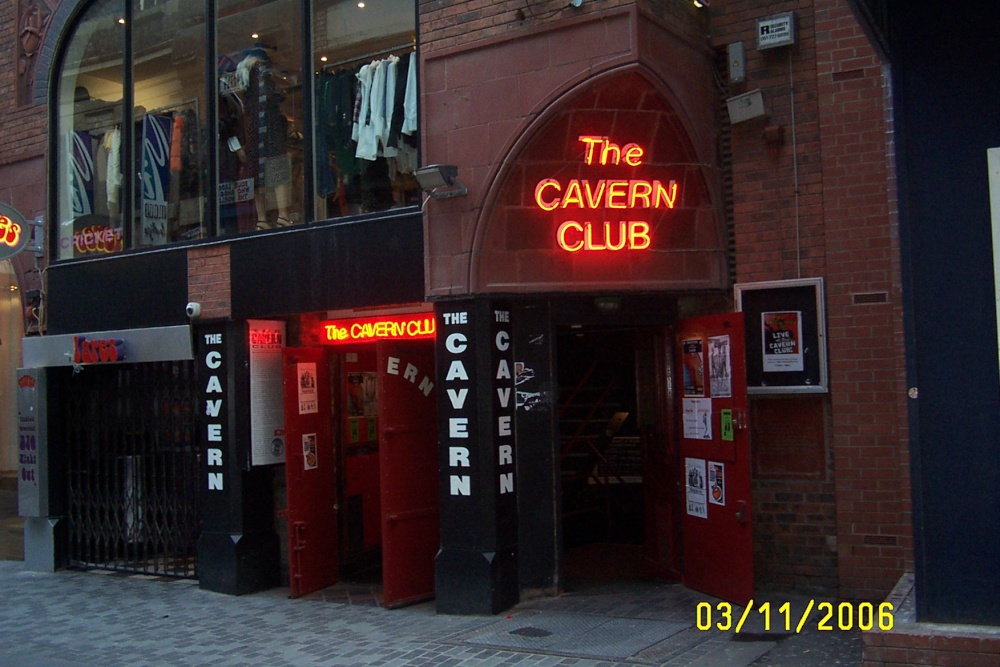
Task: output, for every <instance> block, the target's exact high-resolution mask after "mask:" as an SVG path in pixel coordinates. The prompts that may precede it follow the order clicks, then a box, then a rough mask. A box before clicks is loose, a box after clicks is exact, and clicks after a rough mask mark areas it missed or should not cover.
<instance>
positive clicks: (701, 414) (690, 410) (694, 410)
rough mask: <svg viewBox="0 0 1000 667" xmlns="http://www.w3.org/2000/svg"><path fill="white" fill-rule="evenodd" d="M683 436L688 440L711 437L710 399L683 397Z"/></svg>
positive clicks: (709, 438)
mask: <svg viewBox="0 0 1000 667" xmlns="http://www.w3.org/2000/svg"><path fill="white" fill-rule="evenodd" d="M683 401H684V404H683V409H684V415H683V421H684V424H683V428H684V437H685V438H687V439H689V440H711V439H712V399H710V398H685V399H683Z"/></svg>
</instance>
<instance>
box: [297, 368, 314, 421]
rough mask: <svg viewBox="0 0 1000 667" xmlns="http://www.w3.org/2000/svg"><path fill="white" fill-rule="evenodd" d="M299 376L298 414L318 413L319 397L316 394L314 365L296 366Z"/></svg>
mask: <svg viewBox="0 0 1000 667" xmlns="http://www.w3.org/2000/svg"><path fill="white" fill-rule="evenodd" d="M297 366H298V376H299V414H300V415H311V414H316V413H317V412H319V396H318V395H317V393H316V364H314V363H309V364H297Z"/></svg>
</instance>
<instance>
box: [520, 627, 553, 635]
mask: <svg viewBox="0 0 1000 667" xmlns="http://www.w3.org/2000/svg"><path fill="white" fill-rule="evenodd" d="M510 634H512V635H519V636H521V637H548V636H549V635H551V634H552V633H551V632H549V631H548V630H543V629H541V628H536V627H533V626H530V625H529V626H526V627H523V628H518V629H516V630H511V631H510Z"/></svg>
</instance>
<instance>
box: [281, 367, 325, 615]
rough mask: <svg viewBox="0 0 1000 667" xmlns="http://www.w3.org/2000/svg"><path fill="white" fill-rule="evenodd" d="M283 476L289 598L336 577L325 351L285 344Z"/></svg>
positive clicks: (317, 588) (310, 591) (317, 587)
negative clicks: (286, 486) (286, 346)
mask: <svg viewBox="0 0 1000 667" xmlns="http://www.w3.org/2000/svg"><path fill="white" fill-rule="evenodd" d="M282 357H283V368H284V386H285V478H286V480H287V483H288V551H289V553H288V566H289V568H288V569H289V585H290V588H291V597H293V598H297V597H299V596H301V595H306V594H307V593H312V592H313V591H317V590H319V589H321V588H325V587H327V586H329V585H331V584H333V583H335V582H336V581H337V514H336V503H337V485H336V471H337V467H336V463H337V461H336V457H335V456H334V451H333V433H332V422H331V416H330V370H329V362H328V360H327V353H326V350H322V349H309V348H285V349H284V350H283V355H282Z"/></svg>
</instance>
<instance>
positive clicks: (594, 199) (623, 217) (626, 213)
mask: <svg viewBox="0 0 1000 667" xmlns="http://www.w3.org/2000/svg"><path fill="white" fill-rule="evenodd" d="M579 141H580V143H582V144H583V146H584V151H583V164H584V165H586V166H588V167H608V166H613V167H621V170H622V177H621V178H614V179H610V178H599V179H595V180H590V179H586V178H582V179H581V178H571V179H568V180H566V181H560V180H559V179H556V178H543V179H541V180H540V181H538V183H537V184H536V185H535V194H534V201H535V205H536V206H538V208H540V209H541V210H543V211H546V212H567V211H568V212H570V213H572V214H574V217H573V218H571V219H565V220H564V219H562V218H563V217H564V216H560V217H559V225H558V227H557V228H556V243H557V244H558V246H559V247H560V248H562V249H563V250H564V251H566V252H571V253H575V252H580V251H585V252H595V251H604V252H607V251H611V252H615V251H619V250H646V249H647V248H649V247H650V245H651V244H652V238H651V233H652V232H651V231H650V224H649V221H648V219H647V220H643V219H636V218H643V217H646V216H647V215H648V213H647V212H648V211H650V210H656V209H672V208H674V205H675V204H676V203H677V191H678V186H677V181H674V180H668V181H661V180H656V179H653V180H648V179H636V178H630V176H632V175H633V174H631V173H630V171H631V169H630V168H634V167H640V166H642V165H643V164H644V163H645V160H646V157H645V149H644V148H643V147H642V146H640V145H639V144H636V143H628V144H625V145H624V146H620V145H618V144H616V143H614V142H612V141H611V140H610V138H609V137H601V136H589V135H583V136H580V137H579ZM598 211H603V212H604V213H603V214H601V216H600V217H603V218H607V217H609V215H610V214H612V213H616V214H617V215H615V216H614V217H615V218H616V219H614V220H600V219H595V218H594V214H595V213H597V212H598Z"/></svg>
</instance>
